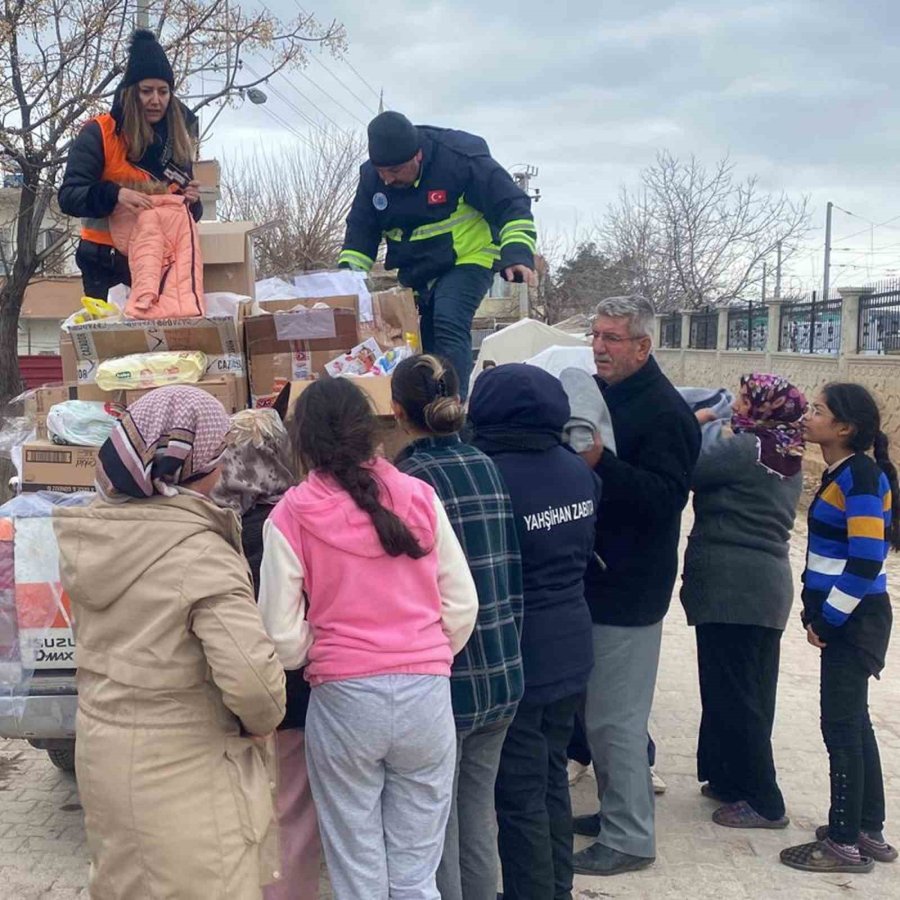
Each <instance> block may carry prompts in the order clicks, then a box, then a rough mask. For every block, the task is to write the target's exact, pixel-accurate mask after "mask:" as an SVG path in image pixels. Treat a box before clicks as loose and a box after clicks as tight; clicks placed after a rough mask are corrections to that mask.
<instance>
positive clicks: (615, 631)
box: [584, 622, 662, 858]
mask: <svg viewBox="0 0 900 900" xmlns="http://www.w3.org/2000/svg"><path fill="white" fill-rule="evenodd" d="M592 633H593V637H594V668H593V671H592V672H591V677H590V681H589V682H588V690H587V698H586V700H585V708H584V724H585V731H586V733H587V739H588V744H589V745H590V748H591V757H592V759H593V761H594V771H595V772H596V773H597V793H598V795H599V797H600V837H599V839H598V841H599V843H601V844H603V845H605V846H606V847H609V848H610V849H611V850H618V851H619V852H620V853H628V854H630V855H631V856H643V857H648V858H649V857H654V856H656V834H655V827H654V815H655V807H654V798H653V784H652V782H651V780H650V768H649V766H648V765H647V726H648V724H649V720H650V707H651V706H652V705H653V691H654V688H655V687H656V672H657V669H658V667H659V650H660V644H661V641H662V622H658V623H657V624H655V625H647V626H643V627H637V628H624V627H621V626H618V625H594V626H593V632H592Z"/></svg>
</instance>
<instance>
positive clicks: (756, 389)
mask: <svg viewBox="0 0 900 900" xmlns="http://www.w3.org/2000/svg"><path fill="white" fill-rule="evenodd" d="M741 392H742V394H743V395H744V396H745V397H746V398H747V400H748V401H749V402H750V409H749V410H748V412H747V413H746V414H745V415H739V414H738V413H735V414H734V416H732V419H731V427H732V429H733V430H734V432H735V434H740V433H742V432H745V433H749V434H755V435H756V436H757V438H759V463H760V465H761V466H763V467H764V468H765V469H767V470H768V471H769V472H771V473H772V474H773V475H780V476H781V477H783V478H786V477H788V476H790V475H795V474H796V473H797V472H799V471H800V465H801V463H802V460H803V452H804V450H805V449H806V443H805V441H804V440H803V415H804V413H805V412H806V397H805V396H804V395H803V392H802V391H801V390H800V389H799V388H796V387H794V385H792V384H791V383H790V382H789V381H788V380H787V379H785V378H782V377H781V376H780V375H768V374H763V373H758V372H754V373H753V374H752V375H744V376H743V377H742V378H741Z"/></svg>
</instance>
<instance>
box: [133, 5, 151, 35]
mask: <svg viewBox="0 0 900 900" xmlns="http://www.w3.org/2000/svg"><path fill="white" fill-rule="evenodd" d="M134 24H135V27H136V28H149V27H150V0H137V12H136V13H135V16H134Z"/></svg>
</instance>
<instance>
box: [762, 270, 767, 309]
mask: <svg viewBox="0 0 900 900" xmlns="http://www.w3.org/2000/svg"><path fill="white" fill-rule="evenodd" d="M768 274H769V269H768V264H767V263H766V261H765V260H763V277H762V304H763V306H765V305H766V277H767V276H768Z"/></svg>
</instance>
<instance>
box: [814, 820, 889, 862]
mask: <svg viewBox="0 0 900 900" xmlns="http://www.w3.org/2000/svg"><path fill="white" fill-rule="evenodd" d="M827 837H828V826H827V825H820V826H819V827H818V828H817V829H816V840H819V841H824V840H825V838H827ZM857 845H858V846H859V852H860V853H861V854H862V855H863V856H871V857H872V859H874V860H875V862H880V863H891V862H893V861H894V860H895V859H896V858H897V855H898V854H897V850H896V848H894V847H892V846H891V845H890V844H889V843H888V842H887V841H876V840H875V839H874V838H873V837H871V836H870V835H868V834H866V833H865V832H864V831H861V832H860V833H859V838H858V839H857Z"/></svg>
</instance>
